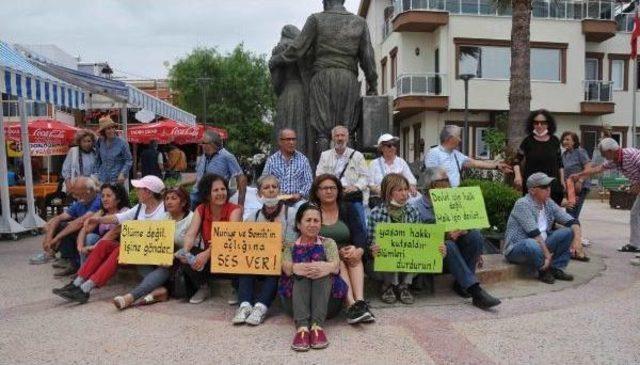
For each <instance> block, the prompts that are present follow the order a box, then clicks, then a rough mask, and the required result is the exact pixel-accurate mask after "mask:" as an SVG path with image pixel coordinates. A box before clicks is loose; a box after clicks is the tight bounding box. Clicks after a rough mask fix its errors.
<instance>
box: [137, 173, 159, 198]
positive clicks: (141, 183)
mask: <svg viewBox="0 0 640 365" xmlns="http://www.w3.org/2000/svg"><path fill="white" fill-rule="evenodd" d="M131 185H133V187H135V188H145V189H148V190H150V191H152V192H154V193H156V194H160V193H162V190H164V182H162V180H160V178H159V177H157V176H154V175H147V176H145V177H143V178H142V179H138V180H131Z"/></svg>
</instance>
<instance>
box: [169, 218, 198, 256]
mask: <svg viewBox="0 0 640 365" xmlns="http://www.w3.org/2000/svg"><path fill="white" fill-rule="evenodd" d="M192 218H193V212H189V214H187V215H186V216H185V217H184V218H182V219H181V220H179V221H177V222H176V232H175V233H174V235H173V243H174V244H175V245H176V247H179V248H181V247H182V246H184V235H185V233H187V230H188V229H189V225H191V219H192ZM164 219H165V220H171V219H172V218H171V214H169V213H166V212H165V218H164Z"/></svg>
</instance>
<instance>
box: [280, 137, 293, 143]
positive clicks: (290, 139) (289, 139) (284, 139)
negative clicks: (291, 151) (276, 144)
mask: <svg viewBox="0 0 640 365" xmlns="http://www.w3.org/2000/svg"><path fill="white" fill-rule="evenodd" d="M280 140H281V141H285V142H292V141H295V140H297V138H296V137H290V138H280Z"/></svg>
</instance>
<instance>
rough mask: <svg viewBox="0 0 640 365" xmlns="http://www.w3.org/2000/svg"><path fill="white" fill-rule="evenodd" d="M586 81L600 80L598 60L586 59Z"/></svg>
mask: <svg viewBox="0 0 640 365" xmlns="http://www.w3.org/2000/svg"><path fill="white" fill-rule="evenodd" d="M584 79H585V80H588V81H594V80H599V78H598V59H596V58H586V59H585V60H584Z"/></svg>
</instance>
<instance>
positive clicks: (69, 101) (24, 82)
mask: <svg viewBox="0 0 640 365" xmlns="http://www.w3.org/2000/svg"><path fill="white" fill-rule="evenodd" d="M0 92H2V93H5V94H8V95H12V96H17V97H24V98H25V99H27V100H33V101H39V102H43V103H51V104H55V105H56V106H59V107H67V108H72V109H83V108H84V104H85V102H84V100H85V93H84V92H83V90H82V89H81V88H79V87H77V86H74V85H71V84H68V83H66V82H63V81H61V80H59V79H57V78H55V77H53V76H51V75H50V74H48V73H46V72H44V71H42V70H41V69H39V68H38V67H36V66H34V65H33V64H31V63H30V62H29V61H28V60H27V59H26V58H24V57H23V56H22V55H21V54H20V53H19V52H18V51H16V50H15V49H13V48H12V47H11V46H9V45H8V44H6V43H4V42H2V41H0Z"/></svg>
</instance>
